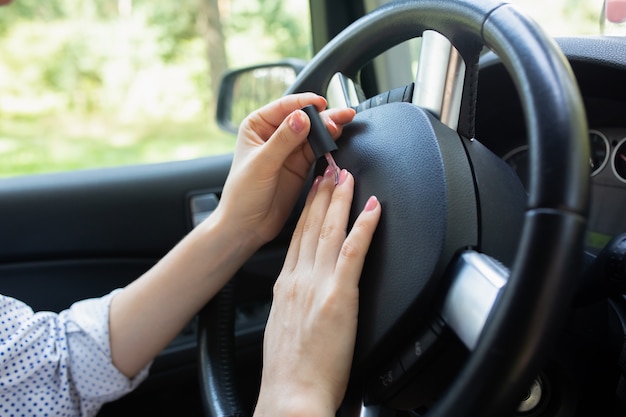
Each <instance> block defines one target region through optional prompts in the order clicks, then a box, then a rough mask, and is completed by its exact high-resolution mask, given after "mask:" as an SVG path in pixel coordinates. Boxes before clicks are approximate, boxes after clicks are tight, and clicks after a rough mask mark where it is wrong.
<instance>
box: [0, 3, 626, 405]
mask: <svg viewBox="0 0 626 417" xmlns="http://www.w3.org/2000/svg"><path fill="white" fill-rule="evenodd" d="M600 6H601V5H600ZM308 8H309V10H308V13H309V15H310V21H311V40H310V41H311V43H312V48H313V51H314V55H313V57H312V59H311V60H309V61H308V62H302V61H295V60H281V61H276V62H274V61H271V60H269V61H268V62H260V63H259V64H258V65H257V66H254V67H250V68H245V69H240V68H236V69H234V70H233V71H231V72H229V73H227V74H226V75H225V77H224V79H223V82H222V90H221V91H220V101H219V103H218V109H217V115H218V119H219V120H218V121H219V123H220V125H221V126H222V127H224V128H225V129H230V130H231V131H236V128H237V125H238V123H239V122H240V120H241V118H238V117H239V116H237V106H238V103H239V102H241V101H243V99H245V97H243V98H242V97H241V96H240V95H241V94H248V93H250V91H248V90H246V89H244V90H245V91H243V92H242V91H240V90H241V89H237V88H236V87H235V86H236V85H237V82H238V81H239V80H241V79H242V78H243V77H245V76H246V75H249V74H251V73H252V71H255V70H256V69H258V68H261V67H263V68H274V69H278V70H280V73H281V74H282V73H283V71H284V70H285V68H286V69H287V72H289V73H291V72H292V73H293V77H291V78H289V81H288V83H287V84H284V85H280V86H279V87H277V88H280V89H281V90H280V91H281V94H282V93H295V92H303V91H313V92H316V93H319V94H321V95H324V96H326V97H328V99H329V105H330V106H331V107H342V106H343V107H345V106H348V107H354V108H355V109H356V110H357V114H356V117H355V120H354V121H353V122H352V123H351V124H349V125H348V126H346V128H345V131H344V134H343V135H342V137H341V138H340V139H339V140H338V141H337V146H338V150H337V151H336V152H334V155H335V158H336V161H337V163H338V164H339V166H340V167H346V168H348V169H350V171H351V172H352V173H353V174H354V176H355V178H356V182H357V186H356V190H355V202H354V206H355V207H361V206H362V205H363V203H364V201H365V199H366V197H367V196H369V195H372V194H376V195H377V196H378V197H379V200H380V201H381V204H382V207H383V217H382V219H381V223H380V225H379V228H378V229H377V232H376V235H375V238H374V242H373V244H372V246H371V248H370V252H369V255H368V259H367V260H366V264H365V268H364V272H363V275H362V278H361V284H360V290H361V296H360V312H359V327H358V335H357V345H356V348H355V358H354V361H353V373H352V375H351V380H350V385H349V387H348V394H347V396H346V399H345V401H344V405H343V406H342V408H341V409H340V410H339V412H338V413H339V415H356V414H359V415H362V416H369V415H371V416H372V417H373V416H390V415H403V416H407V417H419V416H453V415H454V416H478V415H480V416H486V415H494V416H532V417H536V416H537V417H538V416H545V417H548V416H555V417H556V416H571V417H574V416H576V417H579V416H588V415H603V416H622V415H626V342H625V341H626V299H625V294H626V234H625V233H626V214H625V213H626V211H625V208H626V29H624V31H623V36H615V35H611V36H606V35H600V34H597V35H584V36H581V35H578V36H563V37H556V38H553V37H551V36H548V35H547V34H545V32H544V31H543V30H542V29H541V27H540V26H539V25H538V24H537V23H535V22H534V21H533V20H532V19H531V18H529V17H528V16H527V15H526V14H525V13H524V12H522V11H520V9H518V8H517V7H516V5H514V4H509V3H506V2H500V1H495V0H494V1H492V0H485V1H476V0H451V1H438V0H404V1H389V2H387V1H382V0H380V1H376V0H369V1H368V0H345V1H342V2H334V1H331V0H319V1H318V0H315V1H311V2H310V4H308ZM270 72H271V71H270ZM281 76H282V75H281ZM268 82H269V81H268ZM250 95H252V94H250ZM261 97H262V98H261V99H260V102H259V104H264V103H263V101H265V100H267V99H268V98H265V97H263V96H261ZM238 100H239V101H238ZM231 161H232V154H221V155H211V156H205V157H200V158H195V159H191V160H183V161H174V162H162V163H154V164H143V165H129V166H119V167H111V168H97V169H88V170H79V171H67V172H59V173H47V174H35V175H24V176H16V177H10V178H1V179H0V202H1V203H0V293H1V294H6V295H10V296H12V297H15V298H18V299H20V300H23V301H25V302H26V303H28V304H29V305H31V306H32V307H33V309H34V310H49V311H57V312H58V311H61V310H63V309H65V308H67V307H68V306H69V305H71V304H72V303H73V302H75V301H77V300H81V299H85V298H90V297H98V296H102V295H104V294H107V293H108V292H110V291H112V290H114V289H116V288H121V287H124V286H125V285H127V284H128V283H130V282H132V281H133V280H134V279H136V278H137V277H138V276H140V275H141V274H142V273H143V272H145V271H146V270H147V269H149V268H150V267H151V266H152V265H153V264H154V263H156V262H157V261H158V259H159V258H160V257H162V256H163V255H164V254H165V253H167V251H168V250H169V249H170V248H172V247H173V246H174V245H175V244H176V243H177V242H178V241H179V240H180V239H181V238H182V237H183V236H184V235H186V234H187V233H188V232H189V231H190V230H191V229H192V228H193V227H194V226H195V225H197V224H198V223H199V222H201V221H202V220H203V219H204V218H205V217H206V216H209V215H210V213H211V211H212V210H213V209H214V208H215V207H216V206H217V204H219V199H220V194H221V190H222V187H223V185H224V182H225V179H226V177H227V174H228V171H229V167H230V162H231ZM324 168H325V162H324V160H323V159H321V160H319V161H318V162H317V164H316V167H315V168H314V169H315V171H317V172H320V171H323V169H324ZM312 177H313V172H312V173H311V178H312ZM305 192H306V190H305V191H303V196H304V195H305ZM302 204H303V200H301V201H300V202H299V203H298V204H297V207H296V208H295V209H294V212H293V213H292V215H291V217H290V219H289V220H288V222H287V224H286V226H285V228H284V229H283V231H282V232H281V233H280V234H279V236H278V237H277V238H276V239H274V240H273V241H272V242H270V243H269V244H267V245H265V246H264V247H263V248H261V250H259V251H258V252H257V253H255V254H254V255H253V256H252V257H251V258H250V259H249V261H248V262H247V263H246V264H245V265H244V266H243V267H242V268H241V270H239V271H238V272H237V274H236V275H235V276H234V277H233V280H232V281H231V283H230V284H229V285H228V286H227V287H226V288H225V289H224V290H223V291H222V292H221V293H220V294H219V295H218V296H217V297H216V299H214V300H213V301H212V302H211V303H210V304H209V305H207V306H206V307H205V309H204V310H203V311H201V312H200V313H199V314H198V316H197V317H196V318H195V319H194V320H193V321H192V322H191V323H189V325H188V326H187V327H186V328H185V330H184V331H183V332H182V333H181V334H180V335H179V336H178V337H177V338H176V339H175V340H174V341H173V342H172V343H171V344H170V345H169V346H168V347H167V348H166V349H165V350H164V351H163V352H162V353H161V354H160V355H159V356H158V357H157V358H156V360H155V361H154V363H153V365H152V367H151V370H150V375H149V377H148V379H147V380H146V381H145V382H144V383H143V384H142V385H141V386H140V387H139V388H138V389H137V390H135V391H134V392H132V393H130V394H128V395H127V396H125V397H124V398H121V399H119V400H117V401H115V402H113V403H110V404H107V405H105V406H104V407H103V409H102V410H101V411H100V413H99V414H98V416H102V417H107V416H135V415H150V416H172V415H176V416H178V415H180V416H182V415H185V416H208V415H211V416H214V417H222V416H223V417H226V416H235V415H252V412H253V410H254V404H255V400H256V395H257V394H258V389H259V383H260V376H261V369H262V343H263V331H264V327H265V322H266V320H267V316H268V313H269V309H270V306H271V301H272V286H273V283H274V281H275V279H276V277H277V276H278V275H279V273H280V270H281V267H282V261H283V259H284V257H285V255H286V252H287V248H288V245H289V241H290V238H291V233H292V231H293V229H294V227H295V223H296V221H297V219H298V214H299V209H301V208H302ZM356 214H357V211H356V209H353V212H352V213H351V219H352V221H354V218H355V216H356ZM174 278H175V277H174ZM164 308H167V306H164Z"/></svg>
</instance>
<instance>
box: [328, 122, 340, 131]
mask: <svg viewBox="0 0 626 417" xmlns="http://www.w3.org/2000/svg"><path fill="white" fill-rule="evenodd" d="M326 124H327V125H328V126H330V127H331V129H332V130H331V133H337V131H338V130H339V128H338V127H337V124H336V123H335V121H334V120H333V119H326Z"/></svg>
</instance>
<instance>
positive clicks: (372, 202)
mask: <svg viewBox="0 0 626 417" xmlns="http://www.w3.org/2000/svg"><path fill="white" fill-rule="evenodd" d="M376 206H378V199H377V198H376V197H375V196H371V197H370V198H369V199H368V200H367V203H365V208H364V209H363V211H374V209H375V208H376Z"/></svg>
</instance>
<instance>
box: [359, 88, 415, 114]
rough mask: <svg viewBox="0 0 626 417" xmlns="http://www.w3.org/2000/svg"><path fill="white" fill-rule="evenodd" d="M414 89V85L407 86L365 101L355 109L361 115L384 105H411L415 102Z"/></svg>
mask: <svg viewBox="0 0 626 417" xmlns="http://www.w3.org/2000/svg"><path fill="white" fill-rule="evenodd" d="M413 88H414V84H413V83H411V84H408V85H405V86H404V87H398V88H394V89H393V90H391V91H386V92H384V93H381V94H378V95H376V96H374V97H371V98H369V99H367V100H365V101H363V102H362V103H360V104H359V105H358V106H356V107H355V108H354V109H355V110H356V112H357V113H359V112H362V111H364V110H367V109H371V108H373V107H378V106H382V105H383V104H389V103H403V102H404V103H410V102H411V100H413Z"/></svg>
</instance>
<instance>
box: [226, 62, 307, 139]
mask: <svg viewBox="0 0 626 417" xmlns="http://www.w3.org/2000/svg"><path fill="white" fill-rule="evenodd" d="M305 64H306V62H304V61H300V60H285V61H280V62H276V63H272V64H263V65H255V66H252V67H246V68H241V69H237V70H233V71H229V72H227V73H226V74H225V75H224V77H223V78H222V83H221V85H220V91H219V96H218V98H217V124H218V125H219V127H220V128H222V129H223V130H225V131H227V132H233V133H237V130H238V129H239V125H240V124H241V122H242V121H243V119H244V118H245V117H246V116H247V115H248V114H250V113H251V112H253V111H254V110H256V109H258V108H259V107H262V106H264V105H266V104H267V103H269V102H271V101H273V100H276V99H277V98H280V97H281V96H282V95H283V94H284V93H285V91H287V88H288V87H289V86H290V85H291V83H293V82H294V80H295V79H296V76H297V75H298V73H299V72H300V71H301V70H302V68H304V65H305Z"/></svg>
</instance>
